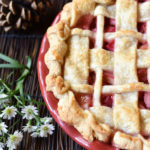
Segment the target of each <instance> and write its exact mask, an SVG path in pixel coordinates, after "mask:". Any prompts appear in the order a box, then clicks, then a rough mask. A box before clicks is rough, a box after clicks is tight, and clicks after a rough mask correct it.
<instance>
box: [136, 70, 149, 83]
mask: <svg viewBox="0 0 150 150" xmlns="http://www.w3.org/2000/svg"><path fill="white" fill-rule="evenodd" d="M137 75H138V80H139V82H144V83H145V84H148V79H147V69H146V68H144V69H138V70H137Z"/></svg>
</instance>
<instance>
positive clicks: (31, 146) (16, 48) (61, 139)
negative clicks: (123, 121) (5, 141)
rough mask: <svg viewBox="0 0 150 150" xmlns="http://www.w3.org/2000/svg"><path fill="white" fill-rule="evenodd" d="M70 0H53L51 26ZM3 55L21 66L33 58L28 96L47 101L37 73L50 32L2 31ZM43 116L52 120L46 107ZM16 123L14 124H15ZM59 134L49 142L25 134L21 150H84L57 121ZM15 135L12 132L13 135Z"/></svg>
mask: <svg viewBox="0 0 150 150" xmlns="http://www.w3.org/2000/svg"><path fill="white" fill-rule="evenodd" d="M67 1H69V0H52V3H53V4H54V3H56V4H54V6H55V7H54V8H52V10H53V14H52V15H51V16H50V22H52V19H53V18H54V16H55V15H56V14H57V13H58V12H59V11H60V10H61V8H62V6H63V5H64V3H66V2H67ZM0 31H1V33H0V52H1V53H4V54H6V55H8V56H10V57H12V58H15V59H17V60H18V61H19V62H20V63H25V61H26V59H25V56H27V55H28V56H30V57H31V58H32V70H31V75H30V76H29V77H28V79H27V81H26V84H25V92H26V93H29V94H30V95H31V96H33V98H35V99H36V100H38V101H43V98H42V96H41V92H40V88H39V84H38V78H37V71H36V63H37V58H38V53H39V49H40V44H41V40H42V37H43V33H44V32H45V31H46V30H45V29H44V31H43V30H42V31H41V32H40V34H39V33H38V34H35V33H32V31H30V32H25V33H23V32H17V33H16V32H15V31H13V32H11V33H4V32H3V31H2V30H0ZM7 74H8V70H6V69H2V70H1V71H0V77H1V78H4V77H5V76H6V75H7ZM40 111H41V115H42V116H50V113H49V112H48V110H47V108H46V106H43V107H42V108H41V110H40ZM19 119H20V122H19V124H17V126H16V128H15V129H14V130H17V129H18V130H20V129H21V128H22V126H24V125H25V121H24V120H22V119H21V118H19ZM14 121H15V120H12V122H14ZM54 125H55V128H56V129H55V132H54V134H53V135H51V136H49V137H48V138H31V136H30V135H29V134H26V133H25V134H24V138H23V141H22V143H21V144H20V146H19V147H18V149H19V150H84V149H83V148H81V147H80V146H79V145H78V144H76V143H75V142H74V141H73V140H71V138H69V137H68V136H67V135H66V134H65V133H64V132H63V131H62V129H61V128H60V127H59V126H58V125H57V123H56V122H55V121H54ZM13 132H14V131H13V130H12V133H13Z"/></svg>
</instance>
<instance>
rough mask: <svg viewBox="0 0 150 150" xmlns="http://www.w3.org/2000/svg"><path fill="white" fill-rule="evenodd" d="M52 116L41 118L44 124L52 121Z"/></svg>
mask: <svg viewBox="0 0 150 150" xmlns="http://www.w3.org/2000/svg"><path fill="white" fill-rule="evenodd" d="M52 120H53V119H52V118H51V117H44V118H42V119H41V121H42V122H43V123H44V124H49V123H51V122H52Z"/></svg>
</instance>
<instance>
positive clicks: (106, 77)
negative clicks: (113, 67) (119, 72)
mask: <svg viewBox="0 0 150 150" xmlns="http://www.w3.org/2000/svg"><path fill="white" fill-rule="evenodd" d="M113 84H114V76H113V73H112V72H110V71H103V85H113Z"/></svg>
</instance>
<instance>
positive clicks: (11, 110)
mask: <svg viewBox="0 0 150 150" xmlns="http://www.w3.org/2000/svg"><path fill="white" fill-rule="evenodd" d="M16 112H17V109H16V108H15V107H14V106H11V107H10V106H8V107H7V108H5V109H4V110H3V111H2V114H1V115H0V117H2V118H3V119H8V120H10V119H11V118H13V117H15V116H16V114H17V113H16Z"/></svg>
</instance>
